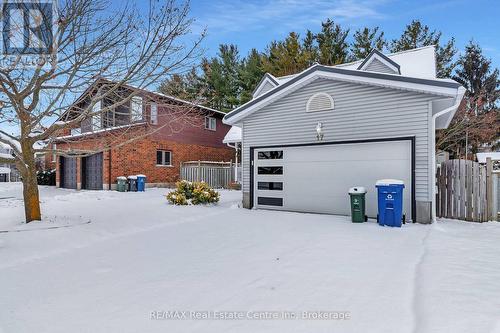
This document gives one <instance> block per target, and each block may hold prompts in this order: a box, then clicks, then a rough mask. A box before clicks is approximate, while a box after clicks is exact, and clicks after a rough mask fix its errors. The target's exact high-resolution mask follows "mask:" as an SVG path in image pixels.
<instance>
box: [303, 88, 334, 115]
mask: <svg viewBox="0 0 500 333" xmlns="http://www.w3.org/2000/svg"><path fill="white" fill-rule="evenodd" d="M333 107H334V103H333V98H332V96H330V95H328V94H327V93H322V92H321V93H316V94H314V95H312V96H311V97H310V98H309V100H308V101H307V105H306V112H317V111H327V110H333Z"/></svg>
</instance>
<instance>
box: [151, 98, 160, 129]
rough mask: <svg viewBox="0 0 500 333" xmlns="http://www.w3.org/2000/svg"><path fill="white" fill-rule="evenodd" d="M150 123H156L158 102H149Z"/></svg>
mask: <svg viewBox="0 0 500 333" xmlns="http://www.w3.org/2000/svg"><path fill="white" fill-rule="evenodd" d="M150 118H151V124H152V125H158V104H156V103H151V116H150Z"/></svg>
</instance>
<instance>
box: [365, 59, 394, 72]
mask: <svg viewBox="0 0 500 333" xmlns="http://www.w3.org/2000/svg"><path fill="white" fill-rule="evenodd" d="M364 70H365V71H370V72H378V73H387V74H397V73H396V72H395V71H394V70H392V69H391V68H389V67H387V66H386V65H384V63H382V62H381V61H380V60H378V59H373V61H372V62H370V64H369V65H368V66H366V68H364Z"/></svg>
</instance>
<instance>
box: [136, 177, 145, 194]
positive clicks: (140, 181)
mask: <svg viewBox="0 0 500 333" xmlns="http://www.w3.org/2000/svg"><path fill="white" fill-rule="evenodd" d="M145 190H146V176H144V175H137V191H139V192H144V191H145Z"/></svg>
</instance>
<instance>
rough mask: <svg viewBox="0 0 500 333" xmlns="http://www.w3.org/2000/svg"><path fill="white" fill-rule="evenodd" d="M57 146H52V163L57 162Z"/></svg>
mask: <svg viewBox="0 0 500 333" xmlns="http://www.w3.org/2000/svg"><path fill="white" fill-rule="evenodd" d="M56 149H57V145H56V144H55V143H53V144H52V151H53V153H52V162H57V154H56Z"/></svg>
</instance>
